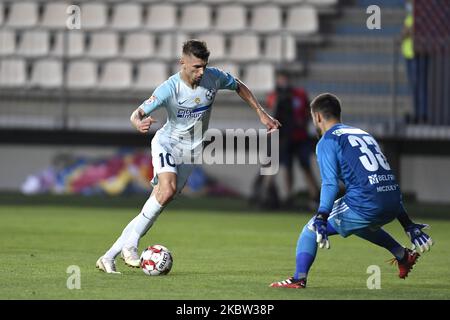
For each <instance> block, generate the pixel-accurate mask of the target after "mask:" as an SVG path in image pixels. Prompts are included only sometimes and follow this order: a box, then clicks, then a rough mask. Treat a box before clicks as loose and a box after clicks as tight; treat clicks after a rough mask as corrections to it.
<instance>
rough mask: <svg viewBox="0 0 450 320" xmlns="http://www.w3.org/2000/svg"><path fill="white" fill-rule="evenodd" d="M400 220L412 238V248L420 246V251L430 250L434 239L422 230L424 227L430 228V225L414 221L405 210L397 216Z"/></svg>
mask: <svg viewBox="0 0 450 320" xmlns="http://www.w3.org/2000/svg"><path fill="white" fill-rule="evenodd" d="M397 219H398V221H399V222H400V224H401V225H402V227H403V229H404V230H405V232H406V234H407V236H408V237H409V239H410V240H411V243H412V250H414V249H416V248H418V249H419V250H420V252H424V251H430V249H431V246H432V245H433V239H431V237H430V236H429V235H428V234H426V233H425V232H423V231H422V229H429V228H430V226H429V225H427V224H423V223H414V222H413V221H412V220H411V219H410V218H409V216H408V214H407V213H406V211H403V212H402V213H401V214H399V216H398V217H397Z"/></svg>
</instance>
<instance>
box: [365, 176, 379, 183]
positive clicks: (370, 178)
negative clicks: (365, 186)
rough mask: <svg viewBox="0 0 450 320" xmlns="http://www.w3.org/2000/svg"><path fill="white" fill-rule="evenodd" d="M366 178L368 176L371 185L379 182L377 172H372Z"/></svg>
mask: <svg viewBox="0 0 450 320" xmlns="http://www.w3.org/2000/svg"><path fill="white" fill-rule="evenodd" d="M368 178H369V183H370V184H372V185H373V184H377V183H380V181H378V175H377V174H373V175H371V176H368Z"/></svg>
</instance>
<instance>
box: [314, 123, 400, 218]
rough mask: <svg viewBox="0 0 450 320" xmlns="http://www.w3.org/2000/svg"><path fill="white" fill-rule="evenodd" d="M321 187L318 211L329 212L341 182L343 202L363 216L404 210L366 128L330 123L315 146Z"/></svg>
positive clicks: (376, 215)
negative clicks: (364, 129) (343, 188)
mask: <svg viewBox="0 0 450 320" xmlns="http://www.w3.org/2000/svg"><path fill="white" fill-rule="evenodd" d="M316 154H317V161H318V163H319V168H320V175H321V178H322V188H321V193H320V207H319V212H323V213H330V212H331V210H332V208H333V203H334V201H335V200H336V197H337V195H338V192H339V180H341V181H342V182H343V183H344V184H345V188H346V193H345V196H344V202H345V203H346V204H347V205H348V207H349V208H350V209H352V210H353V211H354V212H356V213H358V214H359V215H361V217H363V218H367V219H373V218H377V217H381V216H387V215H392V214H396V213H398V214H399V213H402V212H404V208H403V204H402V199H401V192H400V188H399V185H398V183H397V181H396V178H395V176H394V174H393V173H392V170H391V167H390V166H389V163H388V162H387V160H386V157H385V156H384V155H383V153H382V152H381V150H380V147H379V146H378V143H377V141H376V140H375V139H374V138H373V137H372V136H371V135H370V134H368V133H367V132H365V131H363V130H361V129H358V128H354V127H350V126H347V125H344V124H342V123H339V124H336V125H334V126H333V127H332V128H330V129H329V130H328V131H327V132H326V133H325V134H324V135H323V137H322V138H321V139H320V140H319V142H318V144H317V147H316Z"/></svg>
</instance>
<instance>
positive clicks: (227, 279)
mask: <svg viewBox="0 0 450 320" xmlns="http://www.w3.org/2000/svg"><path fill="white" fill-rule="evenodd" d="M144 200H145V199H142V201H141V202H136V205H135V209H133V208H130V207H128V208H121V207H116V208H99V207H89V206H87V207H86V206H84V207H79V206H75V205H73V206H71V203H70V202H69V203H66V204H65V205H58V204H53V205H36V206H31V205H27V204H22V205H10V204H5V203H3V204H1V205H0V221H1V223H0V243H1V250H0V261H1V263H0V283H1V286H0V299H202V300H209V299H258V300H259V299H261V300H265V299H271V300H287V299H449V298H450V285H449V284H448V281H449V280H450V268H449V265H450V243H449V240H450V233H449V230H450V221H446V220H432V219H418V221H423V222H426V223H429V224H430V225H432V229H431V230H430V234H431V235H432V237H433V239H434V240H435V243H436V244H435V246H433V248H432V251H431V252H429V253H426V254H424V255H423V256H422V257H421V258H420V259H419V262H418V264H417V265H416V266H415V268H414V270H413V271H412V273H411V274H410V276H409V277H408V278H407V279H406V280H401V279H399V278H398V277H397V269H396V267H393V266H391V265H389V264H388V263H386V261H387V260H388V259H389V258H391V257H390V254H389V253H388V252H387V251H385V250H384V249H381V248H378V247H376V246H374V245H371V244H369V243H367V242H365V241H363V240H361V239H359V238H356V237H350V238H347V239H343V238H341V237H340V236H333V237H331V250H328V251H325V250H319V254H318V256H317V258H316V262H315V264H314V265H313V268H312V270H311V273H310V277H309V279H308V288H307V289H306V290H292V289H274V288H269V287H268V285H269V283H270V282H272V281H278V280H283V279H285V278H286V277H288V276H290V275H291V274H292V272H293V270H294V267H295V264H294V262H295V260H294V259H295V258H294V253H295V246H296V242H297V237H298V234H299V231H300V230H301V228H302V227H303V225H304V224H305V223H306V222H307V220H308V219H309V216H308V215H307V214H300V213H299V214H293V213H283V212H271V213H269V212H255V211H254V210H253V211H248V212H245V211H240V212H237V211H235V210H229V211H224V210H205V209H202V210H190V209H183V208H182V202H180V205H178V206H173V207H170V206H169V207H168V208H167V209H166V211H165V212H164V213H163V214H162V215H161V216H160V218H159V220H158V221H157V222H156V224H155V225H154V227H153V228H152V229H151V230H150V232H149V233H148V234H147V235H146V236H145V237H144V238H143V239H142V240H141V243H140V250H142V249H143V248H144V247H145V246H147V245H150V244H156V243H160V244H163V245H165V246H167V247H168V248H169V249H170V250H171V251H172V253H173V256H174V266H173V269H172V271H171V272H170V274H169V275H167V276H160V277H149V276H146V275H144V273H143V272H142V271H141V270H140V269H130V268H128V267H126V266H125V265H124V264H123V262H122V261H121V260H118V261H117V265H118V269H119V271H121V272H122V275H107V274H104V273H102V272H100V271H98V270H97V269H96V268H95V261H96V260H97V258H98V257H99V256H100V255H101V254H102V253H103V252H104V251H105V250H106V249H107V248H108V246H109V245H111V244H112V242H113V241H114V240H115V239H116V237H117V236H118V235H119V234H120V232H121V230H122V228H123V227H124V226H125V225H126V224H127V223H128V221H129V220H130V219H131V218H132V217H134V215H135V214H136V213H137V210H138V209H139V208H140V206H141V205H142V203H143V201H144ZM197 201H202V199H199V200H197ZM211 203H214V202H213V201H211ZM217 207H218V206H217ZM386 229H387V230H388V231H390V232H391V233H392V234H393V235H394V236H395V237H396V238H397V239H398V240H400V241H401V242H402V243H403V244H407V243H408V239H407V237H406V235H405V234H404V233H403V231H402V230H401V227H400V225H399V224H398V223H397V222H393V223H391V224H390V225H388V226H387V228H386ZM71 265H77V266H79V268H80V270H81V289H79V290H78V289H73V290H69V289H68V288H67V286H66V283H67V279H68V277H69V276H70V274H68V273H66V270H67V268H68V267H69V266H71ZM370 265H378V266H379V267H380V268H381V289H379V290H369V289H368V288H367V285H366V281H367V278H368V277H369V276H370V274H368V273H367V268H368V267H369V266H370Z"/></svg>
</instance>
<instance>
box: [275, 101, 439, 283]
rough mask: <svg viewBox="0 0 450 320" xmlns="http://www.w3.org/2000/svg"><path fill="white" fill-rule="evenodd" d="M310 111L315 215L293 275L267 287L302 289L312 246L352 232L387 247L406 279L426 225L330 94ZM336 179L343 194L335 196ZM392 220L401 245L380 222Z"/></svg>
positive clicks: (423, 243)
mask: <svg viewBox="0 0 450 320" xmlns="http://www.w3.org/2000/svg"><path fill="white" fill-rule="evenodd" d="M311 115H312V119H313V123H314V126H315V127H316V130H317V133H318V135H319V137H320V140H319V142H318V144H317V149H316V153H317V160H318V163H319V169H320V175H321V178H322V188H321V193H320V206H319V209H318V211H317V214H316V215H315V216H314V217H313V218H312V219H311V220H310V221H309V222H308V223H307V224H306V225H305V227H304V228H303V230H302V232H301V234H300V237H299V239H298V242H297V249H296V270H295V273H294V276H293V277H290V278H288V279H286V280H283V281H279V282H274V283H272V284H271V285H270V286H271V287H284V288H305V287H306V280H307V276H308V272H309V269H310V268H311V265H312V264H313V262H314V259H315V257H316V253H317V247H319V248H326V249H329V248H330V243H329V240H328V237H329V236H331V235H335V234H340V235H341V236H342V237H344V238H345V237H348V236H349V235H352V234H354V235H356V236H358V237H360V238H362V239H365V240H367V241H370V242H372V243H373V244H376V245H378V246H381V247H383V248H385V249H387V250H388V251H389V252H391V254H392V255H393V256H394V258H393V259H392V262H396V263H397V265H398V268H399V277H400V278H402V279H405V278H406V277H407V276H408V273H409V272H410V271H411V269H412V268H413V265H414V264H415V263H416V261H417V259H418V257H419V253H418V252H416V249H418V250H420V252H424V251H429V250H430V247H431V246H432V244H433V241H432V239H431V238H430V237H429V236H428V235H427V234H426V233H424V232H423V229H424V228H427V227H428V225H426V224H417V223H414V222H413V221H411V219H410V218H409V217H408V214H407V213H406V211H405V208H404V207H403V203H402V195H401V192H400V188H399V185H398V183H397V181H396V179H395V176H394V174H393V172H392V170H391V168H390V166H389V163H388V161H387V160H386V157H385V156H384V155H383V153H382V152H381V150H380V147H379V146H378V143H377V142H376V140H375V139H374V138H373V137H372V136H371V135H370V134H368V133H367V132H365V131H363V130H361V129H358V128H354V127H350V126H347V125H345V124H343V123H341V104H340V101H339V99H338V98H337V97H336V96H335V95H332V94H330V93H324V94H321V95H319V96H317V97H316V98H315V99H314V100H313V101H312V102H311ZM339 181H342V182H343V183H344V185H345V189H346V191H345V195H344V196H343V197H342V198H339V199H337V200H336V198H337V195H338V192H339ZM395 219H397V220H398V221H399V222H400V224H401V225H402V227H403V228H404V230H405V232H406V234H407V235H408V237H409V238H410V239H411V242H412V249H408V248H404V247H403V246H402V245H401V244H399V243H398V242H397V241H396V240H395V239H394V238H392V236H391V235H389V234H388V233H387V232H386V231H384V230H383V229H382V226H383V225H385V224H387V223H389V222H391V221H393V220H395Z"/></svg>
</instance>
